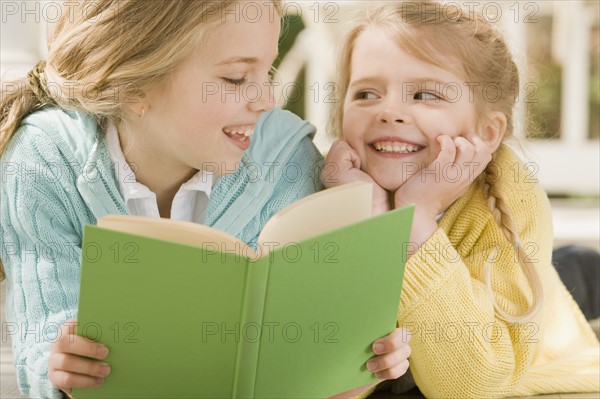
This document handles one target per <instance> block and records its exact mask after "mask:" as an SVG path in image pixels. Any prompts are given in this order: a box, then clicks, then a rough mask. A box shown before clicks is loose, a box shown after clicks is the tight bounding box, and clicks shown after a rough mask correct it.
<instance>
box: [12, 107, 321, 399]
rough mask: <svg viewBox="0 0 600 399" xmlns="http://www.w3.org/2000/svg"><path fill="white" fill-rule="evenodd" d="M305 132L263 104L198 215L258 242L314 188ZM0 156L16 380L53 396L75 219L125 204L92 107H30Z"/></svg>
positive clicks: (73, 309)
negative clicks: (51, 366) (52, 356)
mask: <svg viewBox="0 0 600 399" xmlns="http://www.w3.org/2000/svg"><path fill="white" fill-rule="evenodd" d="M313 134H314V128H313V127H312V126H311V125H310V124H308V123H306V122H303V121H301V120H300V119H299V118H298V117H296V116H294V115H293V114H291V113H289V112H287V111H282V110H280V109H276V110H274V111H272V112H270V113H267V114H264V115H263V117H262V118H261V120H260V122H259V123H258V124H257V126H256V129H255V134H254V136H253V142H252V146H251V148H250V149H249V150H248V151H247V153H246V155H245V156H244V158H243V160H242V163H241V165H240V168H239V169H238V171H237V172H236V173H234V174H232V175H228V176H224V177H222V178H221V179H219V182H218V183H217V184H216V186H215V187H214V189H213V192H212V195H211V197H210V200H209V204H208V208H207V214H206V224H207V225H210V226H213V227H215V228H218V229H221V230H225V231H227V232H229V233H231V234H234V235H236V236H237V237H239V238H240V239H242V240H244V241H246V242H248V243H250V244H251V245H253V246H256V239H257V237H258V234H259V233H260V231H261V229H262V227H263V225H264V224H265V222H266V221H267V220H268V219H269V218H270V217H271V216H272V215H273V214H274V213H276V212H277V211H279V210H280V209H281V208H282V207H284V206H286V205H288V204H291V203H292V202H294V201H296V200H297V199H299V198H302V197H305V196H306V195H308V194H311V193H313V192H315V191H318V190H319V189H320V188H321V183H320V181H319V170H320V168H321V166H322V157H321V155H320V154H319V152H318V151H317V149H316V148H315V147H314V145H313V144H312V141H311V136H312V135H313ZM0 165H1V166H2V168H1V169H2V185H1V190H0V240H1V241H0V248H1V249H2V253H1V257H2V260H3V262H4V266H5V268H6V274H7V288H8V292H7V298H6V312H7V322H8V323H9V324H10V325H11V326H14V327H15V328H17V329H18V334H17V335H13V336H12V348H13V354H14V356H13V359H14V362H15V367H16V370H17V379H18V384H19V388H20V390H21V392H22V393H23V394H25V395H27V396H30V397H43V398H61V397H62V395H61V393H60V392H59V391H58V390H57V389H56V388H54V387H53V386H52V384H51V383H50V381H49V380H48V355H49V351H50V344H51V342H52V341H53V340H54V339H55V336H56V332H57V329H58V327H59V326H60V325H61V324H62V323H63V322H64V321H65V320H66V319H69V318H76V317H77V301H78V296H79V272H80V259H81V244H82V235H83V227H84V226H85V225H86V224H95V223H96V220H97V219H98V218H100V217H102V216H105V215H106V214H110V213H120V214H125V213H127V208H126V206H125V204H124V202H123V198H122V197H121V195H120V193H119V191H118V185H117V182H116V179H117V177H116V174H115V171H114V168H113V165H112V164H111V162H110V158H109V155H108V152H107V148H106V144H105V142H104V136H103V134H102V131H101V129H100V128H99V127H98V124H97V122H96V120H95V119H94V118H93V117H91V116H90V115H87V114H84V113H78V112H69V111H63V110H60V109H57V108H47V109H44V110H42V111H39V112H36V113H34V114H32V115H30V116H29V117H27V118H26V119H25V120H24V121H23V123H22V125H21V127H20V129H19V131H18V132H17V133H16V135H15V136H14V138H13V139H12V140H11V142H10V145H9V147H8V148H7V151H6V152H5V154H4V155H3V156H2V158H1V162H0ZM290 165H292V166H290ZM292 169H294V170H293V171H292ZM292 172H297V173H292ZM165 278H168V274H167V275H166V277H165ZM182 306H183V305H182Z"/></svg>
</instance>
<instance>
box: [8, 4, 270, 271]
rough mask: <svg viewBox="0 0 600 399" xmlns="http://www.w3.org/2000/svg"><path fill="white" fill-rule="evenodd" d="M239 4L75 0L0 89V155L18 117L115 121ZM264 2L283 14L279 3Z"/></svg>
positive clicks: (166, 75)
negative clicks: (51, 112) (43, 47)
mask: <svg viewBox="0 0 600 399" xmlns="http://www.w3.org/2000/svg"><path fill="white" fill-rule="evenodd" d="M149 3H151V4H149ZM239 3H240V0H224V1H214V0H211V1H205V0H192V1H190V0H152V1H149V0H81V1H78V2H75V3H74V4H72V5H71V6H70V7H66V8H65V10H64V11H65V12H64V13H63V15H62V16H61V18H60V20H59V21H58V22H57V25H56V27H55V28H54V31H53V32H52V34H51V35H50V37H49V39H48V59H47V60H46V61H40V62H39V63H38V64H37V65H36V66H35V67H34V68H33V69H32V70H31V71H30V72H29V74H28V75H27V77H25V78H23V79H20V80H16V81H12V82H3V84H2V91H1V95H2V96H1V99H0V157H1V156H2V154H3V153H4V151H5V149H6V147H7V145H8V143H9V141H10V140H11V138H12V137H13V135H14V134H15V132H16V131H17V130H18V128H19V126H20V125H21V122H22V120H23V118H25V117H26V116H27V115H29V114H31V113H33V112H35V111H38V110H40V109H42V108H44V107H46V106H49V105H54V106H58V107H62V108H65V109H72V110H80V111H85V112H88V113H90V114H92V115H95V116H96V117H97V118H98V120H99V121H100V120H103V119H109V120H112V121H113V122H115V123H118V122H119V121H120V120H121V119H122V118H123V115H124V114H123V105H124V104H125V103H127V102H128V101H135V98H136V96H139V95H143V93H144V91H146V90H148V89H150V88H151V87H154V85H158V84H161V83H162V82H164V81H165V79H167V78H168V77H169V76H170V74H171V72H173V71H174V70H175V69H176V68H177V67H178V66H179V65H180V64H181V63H182V61H183V60H184V59H186V58H187V57H188V55H189V54H190V53H191V52H192V51H193V50H194V48H195V47H196V46H197V45H198V43H199V40H201V38H202V36H203V34H205V33H206V32H207V31H208V30H209V29H211V28H212V27H214V26H216V25H217V24H219V23H220V22H221V21H222V20H223V18H224V15H225V12H226V10H229V9H230V8H231V7H234V6H235V5H236V4H239ZM270 3H272V4H273V5H274V8H275V10H276V11H277V12H278V13H279V15H281V0H270ZM3 278H4V271H3V267H2V262H1V261H0V281H1V280H2V279H3Z"/></svg>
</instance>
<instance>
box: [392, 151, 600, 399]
mask: <svg viewBox="0 0 600 399" xmlns="http://www.w3.org/2000/svg"><path fill="white" fill-rule="evenodd" d="M498 165H499V166H500V170H501V173H500V177H499V178H498V181H497V183H496V184H497V185H499V188H500V191H501V192H502V193H504V195H505V197H504V198H505V199H506V202H507V205H508V207H509V209H510V214H511V216H512V218H513V220H514V222H515V224H516V226H517V228H518V234H519V237H520V239H521V243H522V244H523V246H524V248H525V250H526V252H527V254H528V255H529V256H530V257H531V258H532V259H533V260H534V262H536V264H535V265H536V266H535V267H536V270H537V272H538V273H539V276H540V279H541V282H542V286H543V291H544V302H543V307H542V311H541V312H540V313H539V314H538V315H537V316H536V317H535V318H534V319H532V320H531V321H529V322H525V323H521V324H520V325H515V324H512V323H506V322H504V321H502V320H501V319H499V318H497V317H495V314H494V307H493V302H492V300H491V298H490V296H489V294H488V291H487V289H486V286H485V284H484V282H483V281H484V280H483V274H482V271H483V266H484V264H485V262H486V260H487V259H488V257H489V256H490V254H491V252H492V248H494V247H496V248H497V249H498V254H497V255H496V257H495V259H494V260H493V266H492V286H493V290H494V293H495V295H496V299H497V301H498V303H499V305H500V306H501V308H502V309H504V310H505V311H507V312H508V313H509V314H515V315H518V314H521V313H523V312H524V311H526V310H527V309H528V307H529V304H530V301H531V290H530V288H529V284H528V282H527V280H526V278H525V275H524V273H523V271H522V268H521V266H520V265H519V264H518V263H516V255H515V251H514V250H513V246H512V243H510V242H508V240H507V239H506V238H505V237H504V235H503V234H502V231H501V229H500V227H499V226H498V225H497V224H496V222H495V221H494V219H493V217H492V215H491V214H490V211H489V210H488V208H487V204H486V201H485V199H484V197H483V190H482V186H481V185H480V184H479V183H475V184H473V185H472V186H471V188H470V189H469V191H468V193H467V194H465V195H464V196H463V197H461V198H460V199H459V200H458V201H457V202H455V203H454V204H453V205H452V206H451V207H450V208H449V209H448V211H447V212H446V213H445V214H444V217H443V218H442V220H441V221H440V223H439V226H440V227H439V229H438V230H437V231H436V232H435V234H434V235H433V236H432V237H430V238H429V240H427V241H426V242H425V243H424V245H423V246H422V247H421V248H420V249H419V250H418V251H417V253H415V254H414V255H413V256H412V257H411V258H410V259H409V261H408V262H407V265H406V271H405V275H404V282H403V287H402V295H401V303H400V309H399V314H398V315H399V322H400V324H401V325H402V326H405V327H407V328H409V329H410V330H411V331H413V337H412V339H411V341H410V345H411V348H412V355H411V357H410V363H411V371H412V374H413V376H414V379H415V381H416V383H417V385H418V387H419V388H420V389H421V391H422V392H423V393H424V394H425V396H427V397H431V398H456V399H465V398H478V399H479V398H498V397H506V396H525V395H536V394H544V393H562V392H597V391H598V390H599V389H600V368H599V354H600V349H599V346H598V340H597V338H596V336H595V334H594V333H593V332H592V330H591V328H590V326H589V324H588V323H587V322H586V320H585V318H584V317H583V314H582V313H581V311H580V310H579V308H578V307H577V305H576V303H575V302H574V301H573V299H572V297H571V295H570V294H569V293H568V292H567V290H566V288H565V286H564V285H563V284H562V283H561V281H560V279H559V276H558V274H557V273H556V272H555V269H554V267H553V266H552V264H551V254H552V238H553V237H552V222H551V212H550V204H549V201H548V199H547V197H546V194H545V193H544V192H543V190H542V189H541V187H540V186H539V184H537V183H535V182H533V179H532V178H531V176H529V175H528V174H527V173H525V172H526V171H527V169H526V168H525V166H524V164H523V162H522V161H521V160H520V159H519V158H518V157H517V156H516V155H515V154H514V153H513V152H512V150H510V149H509V148H508V147H506V146H502V147H501V148H500V149H499V153H498ZM515 171H520V173H519V174H517V173H515ZM527 177H530V178H529V179H527ZM533 178H535V176H533Z"/></svg>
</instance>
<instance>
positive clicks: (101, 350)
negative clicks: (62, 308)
mask: <svg viewBox="0 0 600 399" xmlns="http://www.w3.org/2000/svg"><path fill="white" fill-rule="evenodd" d="M76 326H77V321H76V320H67V321H66V322H65V323H64V324H63V325H62V326H61V328H60V330H59V332H58V337H57V338H58V339H57V340H56V341H55V342H54V343H52V345H51V347H50V356H49V358H48V378H49V379H50V381H51V382H52V384H54V386H56V387H57V388H58V389H60V390H62V391H63V392H65V393H66V394H67V395H69V397H70V394H71V390H72V389H73V388H90V387H95V386H98V385H101V384H102V383H103V382H104V377H106V376H107V375H108V374H109V373H110V366H109V365H108V364H106V363H104V362H101V361H100V360H102V359H104V358H106V356H107V355H108V348H107V347H106V346H104V345H102V344H99V343H98V342H95V341H91V340H89V339H87V338H83V337H80V336H79V335H76V334H75V328H76ZM95 359H97V360H95Z"/></svg>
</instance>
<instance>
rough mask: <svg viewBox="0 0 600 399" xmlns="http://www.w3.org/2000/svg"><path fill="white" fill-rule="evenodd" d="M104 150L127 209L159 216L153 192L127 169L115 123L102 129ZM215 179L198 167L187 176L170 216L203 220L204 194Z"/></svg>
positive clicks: (187, 219) (132, 211)
mask: <svg viewBox="0 0 600 399" xmlns="http://www.w3.org/2000/svg"><path fill="white" fill-rule="evenodd" d="M106 143H107V146H108V153H109V155H110V158H111V160H112V162H113V164H114V167H115V172H116V176H117V180H118V183H119V190H120V191H121V195H123V198H124V200H125V204H126V205H127V209H128V210H129V213H131V214H132V215H137V216H148V217H154V218H159V217H160V213H159V211H158V203H157V201H156V194H155V193H153V192H152V191H150V189H149V188H148V187H147V186H145V185H143V184H142V183H140V182H138V181H137V179H136V177H135V174H134V171H133V170H132V169H131V167H130V166H129V164H128V163H127V161H126V160H125V155H124V154H123V150H122V149H121V144H120V142H119V133H118V131H117V127H116V126H115V125H114V124H113V123H110V124H109V126H108V128H107V130H106ZM215 181H216V179H215V177H214V176H213V174H212V173H210V172H205V171H202V170H200V171H198V173H196V174H195V175H194V176H192V178H191V179H189V180H188V181H187V182H185V183H184V184H182V185H181V187H180V188H179V190H178V191H177V194H175V198H174V199H173V204H172V205H171V219H175V220H183V221H186V222H195V223H203V222H204V216H205V211H206V206H207V204H208V198H209V197H210V193H211V191H212V187H213V183H215Z"/></svg>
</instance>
